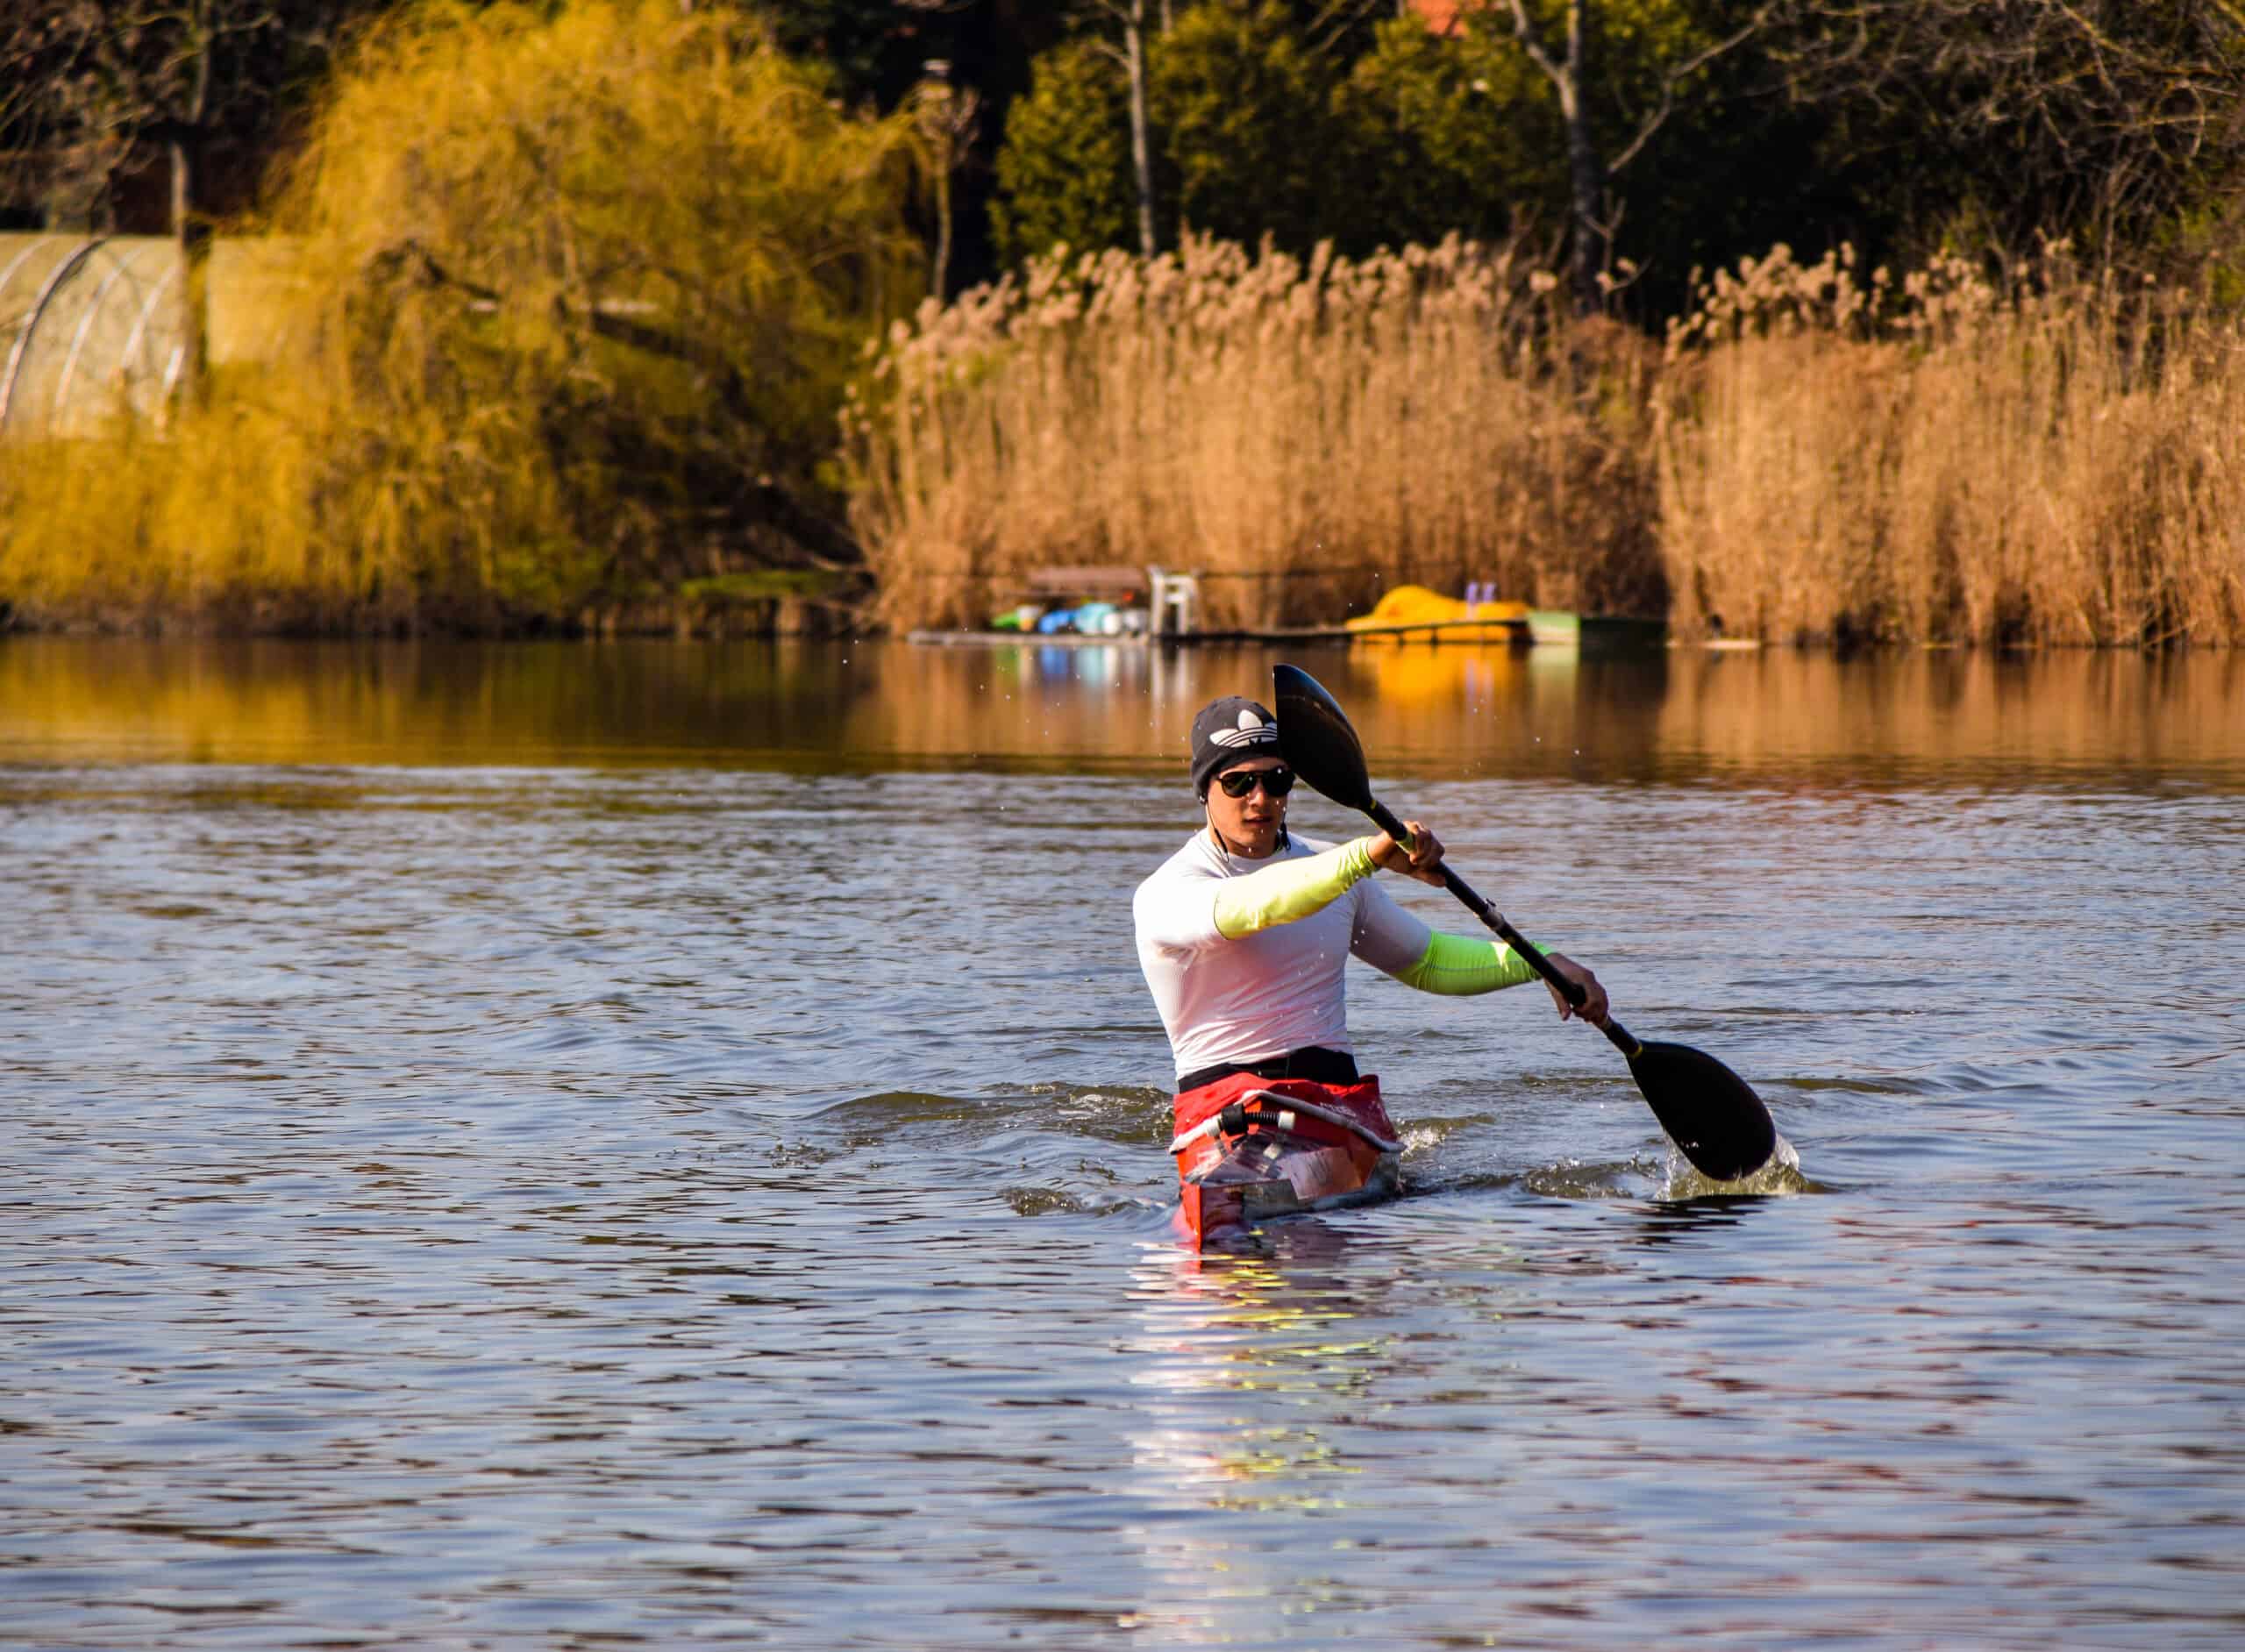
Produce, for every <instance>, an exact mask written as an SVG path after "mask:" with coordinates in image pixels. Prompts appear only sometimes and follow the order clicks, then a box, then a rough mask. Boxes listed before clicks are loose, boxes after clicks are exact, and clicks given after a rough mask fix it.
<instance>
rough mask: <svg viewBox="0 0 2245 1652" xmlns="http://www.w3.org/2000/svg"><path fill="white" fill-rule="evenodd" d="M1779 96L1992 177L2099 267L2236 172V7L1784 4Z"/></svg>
mask: <svg viewBox="0 0 2245 1652" xmlns="http://www.w3.org/2000/svg"><path fill="white" fill-rule="evenodd" d="M1787 4H1788V6H1789V8H1790V9H1791V10H1792V12H1793V14H1794V16H1793V18H1792V23H1793V25H1794V26H1793V27H1792V29H1791V30H1789V31H1788V33H1787V37H1786V39H1785V42H1784V43H1783V45H1781V46H1780V47H1779V48H1778V51H1777V52H1776V53H1775V55H1776V56H1777V57H1778V60H1779V61H1780V62H1781V63H1782V64H1783V66H1784V68H1785V71H1786V73H1787V75H1788V76H1789V79H1790V82H1791V89H1792V94H1793V96H1796V97H1798V98H1801V99H1804V100H1815V101H1828V100H1831V99H1833V98H1835V97H1849V98H1855V99H1860V100H1864V101H1865V102H1866V103H1868V104H1869V105H1870V106H1871V108H1873V109H1875V110H1879V111H1881V112H1883V113H1884V114H1885V116H1887V117H1889V118H1890V120H1891V122H1892V124H1893V125H1896V126H1898V127H1899V128H1901V129H1903V130H1906V132H1909V133H1910V134H1911V138H1912V140H1913V141H1914V142H1916V143H1919V144H1931V145H1939V146H1944V147H1945V148H1946V149H1947V150H1948V151H1949V153H1952V154H1956V155H1962V156H1965V157H1968V158H1970V159H1971V160H1973V161H1974V162H1975V163H1977V165H1978V167H1980V169H1981V170H1983V171H1984V172H1987V173H1989V174H1992V175H1995V176H1999V177H2000V182H2001V189H2000V190H1998V191H1992V192H1991V193H1992V194H1995V195H1999V196H2000V197H2001V198H2002V199H2003V200H2005V201H2006V202H2010V203H2016V208H2017V210H2018V211H2020V212H2021V213H2025V214H2029V215H2032V217H2033V220H2034V221H2033V222H2032V224H2012V225H2008V226H2006V227H2009V228H2012V229H2013V230H2018V231H2024V230H2025V229H2028V228H2035V229H2042V228H2048V227H2053V221H2055V222H2056V223H2063V224H2072V225H2075V226H2077V227H2079V228H2082V229H2084V230H2085V231H2087V232H2088V233H2089V234H2090V235H2091V236H2092V238H2093V239H2094V240H2095V242H2096V244H2097V245H2096V251H2097V253H2098V254H2099V256H2100V257H2101V258H2103V259H2104V260H2106V261H2107V262H2110V261H2112V260H2113V258H2114V257H2115V256H2117V254H2118V252H2119V249H2120V244H2121V243H2122V242H2123V240H2125V239H2127V237H2128V236H2129V235H2130V234H2131V233H2132V232H2135V231H2142V230H2144V229H2145V228H2147V227H2148V226H2149V225H2152V224H2156V222H2157V221H2158V220H2159V219H2160V218H2162V217H2163V216H2165V215H2168V214H2170V213H2172V212H2173V211H2174V210H2176V209H2177V208H2178V207H2179V206H2181V205H2182V204H2184V203H2185V202H2186V201H2187V200H2188V199H2189V198H2190V197H2191V196H2192V193H2193V192H2194V191H2199V190H2203V189H2206V187H2207V186H2208V185H2210V184H2211V185H2213V187H2216V188H2221V187H2225V186H2229V185H2234V182H2235V180H2236V179H2237V177H2238V176H2239V175H2241V174H2245V0H1787Z"/></svg>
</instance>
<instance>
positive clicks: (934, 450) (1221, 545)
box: [845, 239, 1664, 625]
mask: <svg viewBox="0 0 2245 1652" xmlns="http://www.w3.org/2000/svg"><path fill="white" fill-rule="evenodd" d="M1551 285H1552V284H1551V282H1550V279H1549V277H1548V276H1543V275H1540V274H1538V273H1537V272H1536V271H1534V270H1532V269H1530V268H1529V267H1527V266H1526V265H1525V264H1524V263H1523V262H1522V260H1519V259H1518V258H1516V257H1515V256H1514V253H1511V252H1510V251H1508V250H1506V249H1502V248H1492V247H1486V246H1476V245H1473V244H1471V243H1467V242H1464V241H1460V240H1457V239H1450V240H1447V241H1444V242H1443V244H1442V245H1441V246H1436V247H1431V248H1422V247H1414V248H1410V249H1408V250H1407V251H1405V252H1403V253H1393V254H1389V253H1382V254H1380V255H1379V256H1377V257H1373V258H1371V259H1367V260H1363V261H1362V262H1351V261H1349V260H1340V259H1335V258H1333V257H1331V256H1329V254H1328V253H1324V252H1320V253H1318V254H1317V255H1316V256H1315V257H1313V258H1312V259H1310V260H1308V261H1306V262H1305V261H1301V260H1295V259H1294V258H1292V257H1289V256H1287V255H1286V254H1284V253H1276V252H1273V251H1272V250H1270V249H1269V248H1267V247H1266V248H1265V250H1264V251H1263V252H1262V253H1260V255H1259V256H1251V255H1250V254H1249V253H1246V252H1245V251H1244V249H1242V248H1240V247H1238V246H1233V245H1229V244H1223V243H1216V242H1211V241H1207V240H1192V241H1188V243H1187V245H1186V246H1185V247H1184V248H1183V249H1182V251H1181V252H1180V253H1176V254H1174V255H1164V256H1162V257H1160V258H1158V259H1155V260H1151V261H1145V260H1137V259H1134V258H1131V257H1129V256H1126V255H1124V254H1123V253H1103V254H1098V255H1087V256H1082V257H1074V256H1071V255H1069V254H1068V253H1067V252H1066V250H1065V248H1063V249H1059V250H1058V251H1056V252H1055V253H1052V254H1051V255H1050V256H1048V257H1045V258H1043V259H1039V260H1035V261H1033V262H1032V263H1031V264H1030V266H1029V267H1028V268H1027V270H1026V272H1025V273H1024V274H1023V275H1021V276H1020V277H1018V278H1008V279H1007V280H1005V281H1000V282H999V283H997V284H996V285H995V286H993V287H988V288H982V289H980V290H978V291H976V292H973V293H970V294H968V295H966V296H963V297H962V298H960V299H959V301H957V302H956V303H952V304H951V305H950V306H948V307H938V306H937V305H934V304H932V303H931V304H929V305H927V306H925V307H923V309H922V310H921V312H920V314H919V316H918V317H916V320H915V321H914V322H913V323H912V324H909V325H899V326H897V327H895V328H894V329H893V331H892V333H891V336H890V338H889V340H888V343H887V347H886V348H885V349H884V350H883V351H882V352H880V355H879V356H878V358H877V359H876V360H875V361H874V362H873V368H872V371H871V373H870V374H868V376H867V383H866V392H865V393H864V394H863V395H861V397H860V399H859V400H858V401H857V402H854V403H853V405H852V410H851V413H850V415H849V416H848V417H847V418H846V420H845V428H846V431H847V440H846V445H845V451H846V453H847V456H848V458H849V460H850V464H851V468H852V480H853V481H854V483H855V485H856V489H857V494H856V509H857V519H858V524H859V530H860V534H861V537H862V538H864V539H865V540H866V544H867V545H868V547H869V549H870V552H871V554H872V556H873V560H874V564H875V569H876V572H877V573H878V575H879V577H880V587H881V592H882V602H883V607H884V614H885V617H887V619H889V620H891V621H892V622H894V623H900V624H908V623H938V624H948V623H977V622H979V621H980V620H981V619H983V618H984V617H985V616H987V613H988V612H989V611H990V610H991V609H993V608H995V607H1000V606H1002V605H1004V604H1006V603H1007V602H1010V601H1011V600H1013V595H1014V593H1015V592H1016V590H1017V588H1018V587H1019V584H1020V581H1021V580H1022V577H1023V575H1024V574H1025V573H1027V572H1028V571H1029V570H1030V569H1032V568H1034V567H1037V566H1044V565H1058V566H1066V565H1071V564H1078V563H1090V562H1115V563H1124V564H1165V565H1168V566H1172V567H1182V568H1190V569H1194V570H1197V571H1198V572H1200V573H1201V575H1202V576H1203V579H1204V581H1205V583H1204V585H1203V593H1204V595H1205V597H1206V599H1207V601H1208V607H1209V613H1208V616H1207V618H1208V621H1209V623H1214V624H1216V625H1223V624H1229V623H1261V624H1268V623H1279V622H1286V621H1294V620H1305V619H1318V618H1329V617H1331V616H1334V615H1336V614H1337V613H1339V612H1341V611H1343V609H1347V608H1351V607H1361V606H1365V605H1366V604H1368V602H1370V601H1371V600H1372V597H1373V596H1374V595H1376V594H1377V593H1378V591H1379V588H1380V587H1381V586H1382V585H1383V584H1385V583H1392V582H1395V581H1399V580H1419V581H1424V582H1430V583H1435V584H1437V585H1442V586H1445V587H1450V588H1453V589H1455V588H1457V587H1459V586H1460V585H1462V584H1464V583H1465V582H1466V581H1468V580H1482V579H1487V580H1495V581H1496V582H1497V583H1498V584H1500V586H1502V587H1504V588H1505V589H1506V591H1507V593H1508V594H1510V595H1525V596H1528V597H1530V598H1532V599H1534V600H1536V601H1539V602H1544V603H1547V604H1553V605H1566V606H1576V605H1580V606H1584V607H1589V608H1595V609H1629V610H1643V609H1646V608H1650V609H1652V610H1653V611H1656V612H1657V611H1658V609H1659V606H1660V604H1661V603H1662V602H1663V600H1664V594H1663V593H1662V592H1661V591H1660V589H1659V588H1658V581H1659V570H1658V566H1657V560H1656V559H1655V557H1654V554H1653V549H1652V545H1651V540H1650V525H1651V521H1652V513H1651V504H1652V501H1653V498H1654V490H1655V482H1654V477H1653V473H1652V469H1651V466H1650V453H1651V448H1650V441H1649V438H1648V428H1649V427H1648V424H1647V410H1648V405H1649V402H1648V381H1649V378H1650V374H1651V372H1652V370H1653V368H1654V367H1655V366H1656V365H1657V359H1656V352H1652V351H1650V350H1649V349H1647V348H1646V347H1645V346H1644V345H1643V342H1642V341H1641V340H1639V339H1637V338H1635V337H1634V336H1633V335H1630V334H1629V333H1627V332H1625V331H1622V330H1621V329H1618V328H1617V329H1612V330H1589V329H1576V330H1573V331H1562V330H1561V329H1560V328H1559V326H1558V325H1557V308H1556V305H1555V303H1554V300H1553V296H1552V292H1551Z"/></svg>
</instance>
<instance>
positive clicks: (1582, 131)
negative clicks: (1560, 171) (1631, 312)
mask: <svg viewBox="0 0 2245 1652" xmlns="http://www.w3.org/2000/svg"><path fill="white" fill-rule="evenodd" d="M1591 4H1593V0H1568V4H1567V72H1566V75H1565V76H1564V79H1562V80H1561V82H1559V112H1560V114H1561V115H1562V116H1563V117H1564V119H1565V121H1566V124H1567V193H1568V196H1569V211H1570V216H1572V218H1573V220H1574V224H1573V230H1574V234H1573V238H1572V239H1573V248H1572V258H1571V259H1570V260H1569V265H1570V269H1569V274H1570V275H1571V277H1572V285H1573V287H1574V296H1575V309H1576V310H1577V312H1578V313H1579V314H1581V315H1586V316H1587V315H1590V314H1592V313H1593V312H1594V311H1596V310H1599V309H1600V307H1601V306H1602V304H1603V302H1604V296H1603V295H1602V294H1601V293H1600V291H1599V290H1598V274H1599V271H1600V269H1601V268H1602V267H1604V264H1605V251H1606V245H1605V243H1606V231H1605V226H1604V225H1603V224H1602V223H1601V222H1600V217H1599V214H1600V211H1601V210H1603V208H1604V205H1605V197H1606V167H1605V164H1604V163H1603V162H1602V161H1600V159H1599V156H1598V146H1597V144H1596V143H1595V142H1594V141H1593V139H1592V136H1591V131H1590V108H1589V103H1588V100H1587V99H1586V97H1585V96H1584V95H1583V94H1584V89H1585V88H1586V87H1587V86H1588V85H1589V83H1590V75H1591V64H1590V53H1591V39H1590V36H1591V31H1592V28H1593V26H1594V24H1593V19H1591V18H1588V17H1586V15H1585V14H1586V12H1587V11H1589V9H1590V6H1591Z"/></svg>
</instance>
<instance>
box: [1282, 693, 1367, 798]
mask: <svg viewBox="0 0 2245 1652" xmlns="http://www.w3.org/2000/svg"><path fill="white" fill-rule="evenodd" d="M1271 694H1272V703H1273V704H1274V705H1275V706H1276V707H1277V709H1278V716H1279V751H1282V752H1284V753H1285V754H1286V761H1287V762H1288V763H1289V764H1291V765H1293V766H1294V773H1297V774H1299V775H1301V777H1302V779H1304V780H1308V782H1309V784H1310V786H1311V787H1312V788H1313V789H1314V790H1316V791H1319V792H1322V793H1323V794H1325V795H1326V796H1328V797H1329V798H1331V799H1332V800H1333V801H1335V802H1336V803H1339V804H1342V805H1343V806H1344V807H1345V808H1354V809H1363V810H1367V811H1368V810H1370V809H1371V808H1372V777H1371V776H1370V775H1369V774H1368V773H1366V772H1365V749H1364V747H1363V746H1361V745H1359V744H1357V731H1356V730H1354V729H1352V728H1351V727H1350V726H1349V718H1348V714H1347V713H1345V712H1344V711H1343V710H1342V709H1341V703H1340V701H1337V700H1336V699H1334V698H1333V696H1332V695H1331V694H1327V693H1326V692H1325V690H1324V689H1323V688H1322V687H1320V686H1319V684H1318V680H1317V679H1316V678H1315V677H1313V676H1311V675H1310V674H1309V673H1308V672H1306V671H1304V670H1303V669H1302V668H1301V666H1272V667H1271Z"/></svg>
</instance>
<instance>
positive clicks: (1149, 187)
mask: <svg viewBox="0 0 2245 1652" xmlns="http://www.w3.org/2000/svg"><path fill="white" fill-rule="evenodd" d="M1123 61H1124V64H1125V66H1126V67H1127V68H1128V69H1129V71H1130V164H1131V167H1133V169H1134V170H1135V171H1136V172H1137V182H1138V251H1139V252H1141V253H1144V255H1145V256H1146V257H1148V258H1151V257H1152V256H1153V255H1154V157H1153V141H1152V138H1151V134H1150V133H1149V132H1147V130H1146V0H1130V14H1129V16H1128V17H1127V18H1125V19H1124V20H1123Z"/></svg>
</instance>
